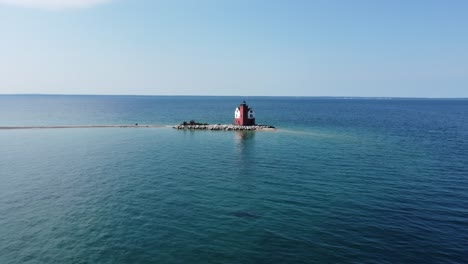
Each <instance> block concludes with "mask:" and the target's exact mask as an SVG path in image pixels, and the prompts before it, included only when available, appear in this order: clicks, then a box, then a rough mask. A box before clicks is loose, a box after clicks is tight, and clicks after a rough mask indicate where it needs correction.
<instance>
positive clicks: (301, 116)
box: [0, 96, 468, 263]
mask: <svg viewBox="0 0 468 264" xmlns="http://www.w3.org/2000/svg"><path fill="white" fill-rule="evenodd" d="M243 99H246V100H247V103H249V105H251V106H253V107H254V109H255V110H256V113H257V122H259V123H264V124H270V125H275V126H277V127H278V128H279V129H278V130H277V131H274V132H232V131H226V132H223V131H177V130H174V129H172V128H168V127H161V128H100V129H99V128H86V129H29V130H0V263H467V262H468V100H448V99H447V100H429V99H391V100H379V99H337V98H288V97H285V98H277V97H251V98H241V97H151V96H0V126H34V125H100V124H134V123H139V124H156V125H171V124H176V123H179V122H181V121H183V120H190V119H195V120H197V121H200V122H208V123H231V122H232V119H233V113H234V109H235V107H236V106H237V105H238V104H239V103H240V102H242V100H243Z"/></svg>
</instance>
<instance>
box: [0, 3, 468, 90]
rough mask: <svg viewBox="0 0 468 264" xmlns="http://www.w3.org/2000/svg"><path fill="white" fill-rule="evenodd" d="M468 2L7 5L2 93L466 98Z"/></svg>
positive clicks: (2, 24) (0, 38) (0, 55)
mask: <svg viewBox="0 0 468 264" xmlns="http://www.w3.org/2000/svg"><path fill="white" fill-rule="evenodd" d="M467 14H468V1H465V0H459V1H457V0H451V1H442V0H439V1H435V0H427V1H423V0H413V1H406V0H384V1H373V0H354V1H346V0H323V1H321V0H317V1H315V0H303V1H301V0H291V1H284V0H224V1H223V0H221V1H220V0H186V1H179V0H68V1H67V0H0V94H4V93H7V94H11V93H14V94H16V93H53V94H148V95H268V96H275V95H285V96H379V97H380V96H398V97H400V96H401V97H468V15H467Z"/></svg>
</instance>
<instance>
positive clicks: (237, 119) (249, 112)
mask: <svg viewBox="0 0 468 264" xmlns="http://www.w3.org/2000/svg"><path fill="white" fill-rule="evenodd" d="M234 124H235V125H238V126H254V125H255V113H254V111H253V109H252V108H250V107H249V106H248V105H247V104H246V103H245V101H244V102H242V104H240V105H239V106H238V107H237V108H236V111H235V112H234Z"/></svg>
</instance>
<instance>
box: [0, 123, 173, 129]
mask: <svg viewBox="0 0 468 264" xmlns="http://www.w3.org/2000/svg"><path fill="white" fill-rule="evenodd" d="M153 127H164V126H163V125H137V124H135V125H62V126H0V130H5V129H56V128H153Z"/></svg>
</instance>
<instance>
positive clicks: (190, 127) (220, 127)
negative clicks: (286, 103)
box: [173, 124, 275, 131]
mask: <svg viewBox="0 0 468 264" xmlns="http://www.w3.org/2000/svg"><path fill="white" fill-rule="evenodd" d="M173 128H175V129H187V130H224V131H239V130H274V129H275V127H274V126H268V125H255V126H237V125H221V124H218V125H189V124H187V125H184V124H181V125H175V126H173Z"/></svg>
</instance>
